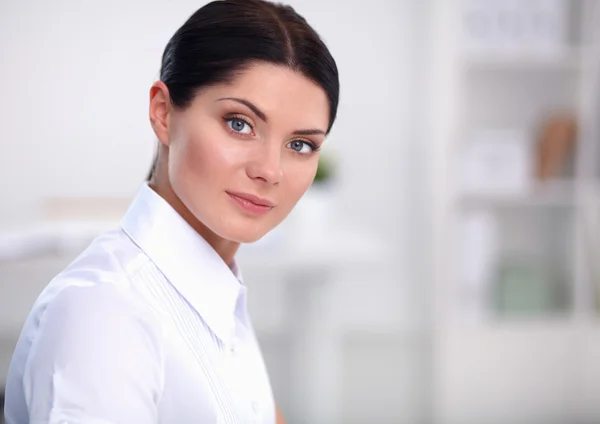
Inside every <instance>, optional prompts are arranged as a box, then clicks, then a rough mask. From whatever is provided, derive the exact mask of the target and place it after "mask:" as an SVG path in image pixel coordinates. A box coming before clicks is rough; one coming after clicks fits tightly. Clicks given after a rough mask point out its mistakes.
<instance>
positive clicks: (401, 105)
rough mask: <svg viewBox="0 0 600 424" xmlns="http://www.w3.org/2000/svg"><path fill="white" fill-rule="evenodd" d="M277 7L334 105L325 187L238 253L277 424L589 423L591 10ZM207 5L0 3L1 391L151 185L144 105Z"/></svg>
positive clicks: (596, 373) (591, 4) (379, 3)
mask: <svg viewBox="0 0 600 424" xmlns="http://www.w3.org/2000/svg"><path fill="white" fill-rule="evenodd" d="M288 3H289V4H291V5H292V6H294V7H295V8H296V10H297V11H298V12H300V13H301V14H303V15H304V16H305V17H306V18H307V20H308V21H309V22H310V23H311V24H312V25H313V26H314V27H315V28H316V29H317V31H318V32H319V33H320V34H321V35H322V37H323V38H324V40H325V41H326V43H327V44H328V46H329V47H330V49H331V51H332V53H333V55H334V57H335V58H336V60H337V63H338V66H339V68H340V73H341V87H342V92H341V102H340V109H339V115H338V116H339V118H338V121H337V123H336V125H335V126H334V129H333V132H332V133H331V136H330V139H329V141H328V143H327V147H326V148H325V149H324V152H323V161H322V163H321V167H320V170H319V179H318V181H316V182H315V184H313V187H311V189H310V190H309V192H308V193H307V195H306V196H305V198H304V199H303V200H302V201H301V202H300V203H299V204H298V207H297V209H296V210H295V211H294V213H293V214H292V215H291V216H290V218H289V219H288V220H287V221H286V222H285V223H284V224H282V226H281V227H279V228H277V229H276V230H274V231H273V232H272V233H270V234H269V235H268V236H267V237H265V238H264V239H263V240H261V241H260V242H258V243H256V244H255V245H252V246H244V248H243V249H242V251H241V252H240V262H241V264H242V269H243V271H244V276H245V281H246V284H247V285H248V287H249V293H250V299H249V303H250V312H251V314H252V316H253V319H254V323H255V327H256V330H257V333H258V336H259V338H260V341H261V344H262V347H263V350H264V356H265V360H266V362H267V366H268V368H269V370H270V374H271V379H272V384H273V388H274V392H275V396H276V399H277V402H278V404H279V406H280V408H281V409H282V411H283V412H284V414H285V415H286V417H287V420H288V422H289V423H290V424H296V423H298V424H299V423H311V424H321V423H322V424H336V423H345V424H354V423H356V424H366V423H377V424H387V423H404V424H409V423H415V424H417V423H419V424H420V423H423V424H425V423H432V424H433V423H456V424H469V423H478V424H487V423H527V424H530V423H531V424H533V423H582V424H584V423H597V422H600V402H599V400H600V319H599V318H600V311H599V308H598V305H599V300H600V292H599V290H598V289H599V288H600V261H599V260H598V259H599V258H598V252H600V232H599V230H600V215H599V214H598V212H599V206H600V190H599V189H600V180H599V178H600V149H598V141H599V137H600V134H599V133H598V123H597V122H598V105H599V103H598V102H599V100H600V85H599V83H600V62H599V60H600V55H599V54H600V37H599V34H598V27H599V25H598V22H600V20H599V19H598V18H599V17H600V15H599V13H600V11H599V10H598V2H597V1H596V0H371V1H369V2H365V1H360V0H345V1H342V0H289V1H288ZM202 4H204V2H203V1H192V0H144V1H141V0H119V1H117V0H105V1H103V2H91V1H83V0H71V1H63V2H61V1H55V2H48V1H44V0H1V1H0V54H1V57H2V66H1V67H0V93H1V94H0V99H1V100H2V101H1V102H0V128H1V130H2V131H1V133H0V134H1V135H0V146H1V147H2V148H1V151H2V154H0V182H1V183H0V198H1V199H2V201H1V207H0V383H3V381H4V379H5V377H6V369H7V367H8V363H9V360H10V356H11V354H12V349H13V348H14V345H15V343H16V339H17V337H18V334H19V332H20V329H21V326H22V324H23V321H24V319H25V317H26V316H27V313H28V311H29V309H30V308H31V306H32V304H33V302H34V301H35V299H36V297H37V295H38V293H39V292H40V291H41V290H42V288H43V287H44V286H45V285H46V284H47V283H48V281H49V280H50V279H51V278H52V277H53V276H54V275H55V274H56V273H58V272H59V271H60V270H61V269H62V268H63V267H64V266H66V265H67V264H68V263H69V262H70V261H71V260H72V259H73V258H74V257H75V255H76V254H77V253H78V252H80V251H81V250H82V249H83V248H84V247H85V246H86V245H87V244H88V243H89V242H90V240H91V239H92V238H93V237H94V236H95V235H97V234H98V233H99V232H100V231H102V230H104V229H107V228H112V227H114V226H115V225H117V223H118V220H119V217H120V215H121V214H122V213H123V212H124V211H125V209H126V208H127V205H128V203H129V202H130V201H131V199H132V196H133V195H134V194H135V193H136V191H137V189H138V187H139V186H140V184H141V183H142V182H143V180H144V178H145V176H146V173H147V171H148V168H149V165H150V163H151V160H152V156H153V151H154V146H155V141H154V138H153V134H152V132H151V129H150V126H149V123H148V118H147V107H148V106H147V103H148V91H149V87H150V85H151V83H152V82H153V81H154V80H155V79H156V78H157V76H158V70H159V66H160V58H161V54H162V51H163V49H164V46H165V45H166V43H167V41H168V40H169V38H170V37H171V35H172V34H173V33H174V31H175V30H176V29H177V28H178V27H179V26H180V25H181V24H182V23H183V22H184V21H185V19H186V18H187V17H188V16H189V15H191V14H192V13H193V12H194V11H195V10H196V9H197V8H199V7H200V6H201V5H202ZM117 348H118V347H117Z"/></svg>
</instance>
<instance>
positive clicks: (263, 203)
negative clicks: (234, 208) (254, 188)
mask: <svg viewBox="0 0 600 424" xmlns="http://www.w3.org/2000/svg"><path fill="white" fill-rule="evenodd" d="M226 193H227V195H228V196H229V197H230V198H231V199H232V200H234V201H235V202H236V203H237V204H238V206H240V207H241V208H242V209H243V210H244V211H246V212H250V213H252V214H255V215H264V214H265V213H267V212H269V211H270V210H271V209H273V208H274V207H275V204H274V203H273V202H271V201H270V200H267V199H263V198H262V197H258V196H255V195H253V194H248V193H236V192H231V191H227V192H226Z"/></svg>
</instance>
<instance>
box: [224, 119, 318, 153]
mask: <svg viewBox="0 0 600 424" xmlns="http://www.w3.org/2000/svg"><path fill="white" fill-rule="evenodd" d="M223 121H224V122H225V124H228V123H229V122H231V121H242V122H243V123H244V124H246V125H248V126H249V127H250V129H251V130H252V131H253V132H254V126H253V125H252V124H251V123H250V122H249V121H248V119H246V118H245V117H243V116H241V115H228V116H225V117H224V118H223ZM226 127H227V131H229V132H230V133H231V134H234V135H236V136H238V137H247V136H249V135H250V134H242V133H239V132H237V131H234V130H232V129H231V128H230V127H229V125H226ZM293 141H301V142H302V143H305V144H307V145H308V146H309V147H310V148H311V149H312V152H311V153H316V152H318V151H319V150H321V146H318V145H316V144H315V143H313V142H312V141H309V140H304V139H302V138H297V139H295V140H292V141H290V143H291V142H293ZM292 152H294V153H296V154H298V155H300V156H306V153H300V152H297V151H295V150H292Z"/></svg>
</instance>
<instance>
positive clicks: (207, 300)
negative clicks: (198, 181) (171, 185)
mask: <svg viewBox="0 0 600 424" xmlns="http://www.w3.org/2000/svg"><path fill="white" fill-rule="evenodd" d="M121 227H122V229H123V230H124V231H125V233H126V234H127V235H128V236H129V237H130V238H131V239H132V240H133V242H134V243H135V244H136V245H138V247H139V248H140V249H142V250H143V251H144V253H146V255H148V257H149V258H150V260H151V261H152V262H154V264H155V265H156V266H157V267H158V269H159V270H160V271H161V272H162V273H163V275H164V276H165V277H166V278H167V279H168V280H169V282H170V283H171V284H172V285H173V286H174V287H175V289H177V291H178V292H179V293H180V294H181V295H182V296H183V297H184V298H185V299H186V300H187V302H188V303H189V304H190V305H191V306H192V307H193V308H194V309H195V310H196V311H197V312H198V314H199V315H200V316H201V317H202V319H203V320H204V321H205V322H206V324H207V325H208V326H209V327H210V328H211V330H212V331H213V332H214V333H215V335H216V336H217V337H219V338H220V339H221V340H222V341H223V342H225V343H226V344H228V343H230V342H231V339H232V337H233V335H234V331H235V322H236V318H235V314H236V304H237V302H238V297H239V296H240V294H241V293H242V291H243V290H241V289H242V285H241V275H240V272H239V268H238V266H237V264H236V263H235V262H234V263H233V265H232V267H231V268H229V267H228V266H227V264H226V263H225V262H224V261H223V259H222V258H221V257H220V256H219V255H218V253H217V252H216V251H215V250H214V249H213V248H212V246H210V244H208V242H207V241H206V240H204V238H202V236H200V235H199V234H198V233H197V232H196V231H195V230H194V229H193V228H192V227H191V226H190V225H189V224H188V223H187V222H186V221H185V220H184V219H183V218H182V217H181V216H180V215H179V214H178V213H177V212H176V211H175V210H174V209H173V208H172V207H171V205H169V203H167V201H166V200H164V199H163V198H162V197H160V196H159V195H158V194H157V193H156V192H155V191H154V190H152V189H151V188H150V187H149V186H148V185H147V184H144V185H143V186H142V187H141V188H140V190H139V192H138V194H137V196H136V198H135V199H134V201H133V203H132V204H131V206H130V207H129V210H128V211H127V213H126V214H125V216H124V218H123V220H122V222H121Z"/></svg>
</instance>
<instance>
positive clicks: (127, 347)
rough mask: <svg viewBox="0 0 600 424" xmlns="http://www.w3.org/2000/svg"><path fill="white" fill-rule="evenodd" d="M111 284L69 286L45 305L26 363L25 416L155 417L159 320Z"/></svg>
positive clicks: (74, 419) (102, 423)
mask: <svg viewBox="0 0 600 424" xmlns="http://www.w3.org/2000/svg"><path fill="white" fill-rule="evenodd" d="M148 315H149V314H148V313H147V312H146V313H144V311H143V310H142V309H141V308H140V307H139V305H136V303H135V302H133V301H132V300H130V299H128V297H127V295H125V294H124V293H123V291H122V290H121V289H119V288H118V287H117V286H114V285H112V284H98V285H94V286H87V287H85V286H84V287H77V286H75V287H74V286H71V287H69V288H66V289H64V290H63V291H62V292H60V293H59V294H58V295H57V296H56V297H55V298H54V299H53V300H52V301H51V302H50V303H49V304H48V306H47V307H46V310H45V312H44V314H43V316H42V318H41V321H40V326H39V328H38V332H37V334H36V336H35V339H34V341H33V344H32V346H31V350H30V354H29V357H28V359H27V362H26V364H25V370H24V375H23V388H24V392H25V399H26V402H27V407H28V410H29V418H30V422H31V423H50V424H55V423H56V424H59V423H69V424H71V423H72V424H79V423H91V424H93V423H97V424H109V423H110V424H137V423H140V424H146V423H148V424H150V423H156V422H157V421H158V418H157V406H156V405H157V403H158V401H159V398H160V394H161V392H162V352H161V343H160V338H159V334H158V331H157V328H158V326H157V325H156V323H154V325H153V323H152V321H151V320H149V317H148Z"/></svg>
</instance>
